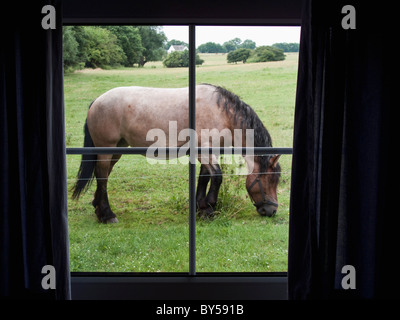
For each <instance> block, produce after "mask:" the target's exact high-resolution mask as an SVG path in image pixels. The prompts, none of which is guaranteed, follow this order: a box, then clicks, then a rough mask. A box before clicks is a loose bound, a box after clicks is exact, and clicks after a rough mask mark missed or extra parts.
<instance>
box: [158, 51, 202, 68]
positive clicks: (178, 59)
mask: <svg viewBox="0 0 400 320" xmlns="http://www.w3.org/2000/svg"><path fill="white" fill-rule="evenodd" d="M203 63H204V60H203V59H200V56H199V55H198V54H196V65H201V64H203ZM163 64H164V66H166V67H167V68H180V67H188V66H189V50H185V51H174V52H171V53H170V54H169V55H168V56H167V57H166V58H165V60H164V61H163Z"/></svg>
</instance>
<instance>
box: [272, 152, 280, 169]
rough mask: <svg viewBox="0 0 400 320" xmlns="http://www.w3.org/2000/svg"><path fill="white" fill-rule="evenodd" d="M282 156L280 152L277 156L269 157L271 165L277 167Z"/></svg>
mask: <svg viewBox="0 0 400 320" xmlns="http://www.w3.org/2000/svg"><path fill="white" fill-rule="evenodd" d="M280 156H281V155H280V154H277V155H276V156H273V157H271V158H269V165H270V166H271V167H272V168H273V169H275V167H276V165H277V163H278V160H279V158H280Z"/></svg>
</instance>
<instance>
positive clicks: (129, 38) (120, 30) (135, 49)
mask: <svg viewBox="0 0 400 320" xmlns="http://www.w3.org/2000/svg"><path fill="white" fill-rule="evenodd" d="M104 28H106V29H107V30H109V31H111V32H112V33H113V34H114V35H115V36H116V37H117V39H118V44H119V46H120V47H121V48H122V50H123V51H124V53H125V56H126V59H125V60H124V61H122V64H123V65H124V66H125V67H132V66H133V65H134V64H135V63H137V64H139V61H140V57H141V56H142V53H143V51H144V47H143V46H142V38H141V36H140V33H139V30H138V29H137V28H136V27H133V26H107V27H104Z"/></svg>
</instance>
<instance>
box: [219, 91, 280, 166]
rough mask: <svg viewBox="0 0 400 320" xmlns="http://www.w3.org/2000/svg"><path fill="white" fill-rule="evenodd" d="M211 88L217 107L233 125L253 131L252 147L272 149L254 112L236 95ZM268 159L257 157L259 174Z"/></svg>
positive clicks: (266, 134) (265, 130)
mask: <svg viewBox="0 0 400 320" xmlns="http://www.w3.org/2000/svg"><path fill="white" fill-rule="evenodd" d="M211 86H213V87H214V88H215V91H216V93H217V94H218V97H217V104H218V106H219V107H222V108H224V110H225V112H226V113H227V114H228V115H231V116H232V115H233V123H234V124H238V123H239V122H240V123H239V124H240V128H242V129H254V146H255V147H272V139H271V136H270V134H269V132H268V130H267V129H266V128H265V126H264V124H263V123H262V122H261V120H260V118H259V117H258V115H257V114H256V113H255V111H254V110H253V109H252V108H251V107H250V106H249V105H248V104H246V103H245V102H243V101H242V100H241V99H240V98H239V97H238V96H237V95H236V94H234V93H232V92H230V91H228V90H226V89H225V88H222V87H218V86H214V85H211ZM270 157H271V156H258V158H259V162H260V171H261V172H263V171H265V170H266V169H267V168H268V161H269V159H270ZM277 169H278V168H277ZM279 171H280V169H279Z"/></svg>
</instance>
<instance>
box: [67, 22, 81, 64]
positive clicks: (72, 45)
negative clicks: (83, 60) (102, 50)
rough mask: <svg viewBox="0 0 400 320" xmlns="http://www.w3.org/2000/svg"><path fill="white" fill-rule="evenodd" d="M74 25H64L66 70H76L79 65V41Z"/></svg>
mask: <svg viewBox="0 0 400 320" xmlns="http://www.w3.org/2000/svg"><path fill="white" fill-rule="evenodd" d="M72 28H73V27H70V26H68V27H63V50H64V51H63V58H64V70H65V71H67V70H74V69H76V68H78V66H79V62H80V61H79V57H78V46H79V44H78V41H76V39H75V32H74V30H73V29H72Z"/></svg>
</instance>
